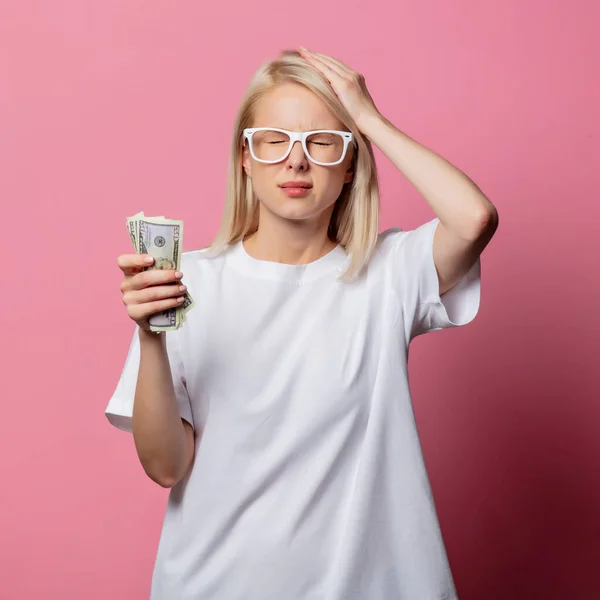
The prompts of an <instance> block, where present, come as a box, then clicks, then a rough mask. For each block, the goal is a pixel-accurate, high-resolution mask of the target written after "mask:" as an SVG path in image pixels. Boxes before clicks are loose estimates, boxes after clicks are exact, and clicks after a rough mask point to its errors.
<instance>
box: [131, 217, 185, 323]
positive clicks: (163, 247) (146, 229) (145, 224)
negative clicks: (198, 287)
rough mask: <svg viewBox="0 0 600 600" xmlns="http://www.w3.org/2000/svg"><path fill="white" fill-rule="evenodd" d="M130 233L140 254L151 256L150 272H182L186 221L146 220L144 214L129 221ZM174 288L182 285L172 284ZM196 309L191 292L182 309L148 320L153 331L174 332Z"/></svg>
mask: <svg viewBox="0 0 600 600" xmlns="http://www.w3.org/2000/svg"><path fill="white" fill-rule="evenodd" d="M127 231H128V233H129V236H130V238H131V242H132V244H133V247H134V248H135V251H136V253H137V254H150V255H152V256H153V257H154V263H153V264H152V265H150V267H147V269H163V270H174V271H177V270H179V269H180V265H181V252H182V242H183V221H176V220H172V219H165V218H164V217H163V216H160V217H146V216H145V215H144V213H143V212H141V213H138V214H136V215H134V216H133V217H129V218H128V219H127ZM173 285H179V283H177V284H173ZM193 307H194V301H193V299H192V297H191V296H190V295H189V293H187V292H186V293H185V295H184V301H183V303H182V304H181V306H177V307H173V308H169V309H167V310H165V311H162V312H159V313H156V314H154V315H152V316H151V317H150V318H149V320H148V321H149V324H150V330H151V331H156V332H161V331H172V330H175V329H179V328H180V327H181V326H182V325H183V323H185V320H186V313H187V312H188V311H189V310H191V309H192V308H193Z"/></svg>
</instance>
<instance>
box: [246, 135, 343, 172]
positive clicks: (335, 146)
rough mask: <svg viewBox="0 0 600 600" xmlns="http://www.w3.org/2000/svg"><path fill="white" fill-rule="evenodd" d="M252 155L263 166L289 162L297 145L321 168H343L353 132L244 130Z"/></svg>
mask: <svg viewBox="0 0 600 600" xmlns="http://www.w3.org/2000/svg"><path fill="white" fill-rule="evenodd" d="M244 140H248V145H249V147H250V154H251V155H252V158H254V160H257V161H258V162H261V163H277V162H281V161H282V160H285V159H286V158H287V157H288V156H289V155H290V152H291V151H292V147H293V146H294V143H295V142H301V143H302V148H303V149H304V153H305V154H306V156H307V157H308V159H309V160H310V161H312V162H314V163H315V164H317V165H322V166H326V167H331V166H333V165H339V164H340V163H341V162H342V161H343V160H344V157H345V156H346V152H347V150H348V145H349V144H350V142H352V141H354V137H353V135H352V133H350V132H349V131H336V130H334V129H318V130H315V131H304V132H297V131H287V130H286V129H276V128H274V127H253V128H248V129H244Z"/></svg>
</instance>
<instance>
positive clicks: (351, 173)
mask: <svg viewBox="0 0 600 600" xmlns="http://www.w3.org/2000/svg"><path fill="white" fill-rule="evenodd" d="M355 166H356V152H355V151H354V148H352V156H351V158H350V161H349V163H348V168H347V169H346V173H345V174H344V183H350V182H351V181H352V180H353V179H354V169H355Z"/></svg>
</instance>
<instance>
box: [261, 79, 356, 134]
mask: <svg viewBox="0 0 600 600" xmlns="http://www.w3.org/2000/svg"><path fill="white" fill-rule="evenodd" d="M252 126H253V127H277V128H280V129H289V130H290V131H310V130H311V129H346V128H345V127H344V126H343V124H342V123H341V122H340V121H339V120H338V119H337V118H336V117H335V115H334V114H333V113H332V112H331V111H330V110H329V109H328V108H327V106H326V105H325V103H324V102H323V101H322V100H321V99H320V98H319V97H318V96H317V95H316V94H315V93H313V92H311V91H310V90H309V89H307V88H305V87H304V86H302V85H300V84H296V83H286V84H283V85H280V86H277V87H275V88H274V89H272V90H270V91H269V92H267V93H266V94H265V95H264V96H263V97H262V98H260V100H258V101H257V103H256V105H255V107H254V122H253V124H252Z"/></svg>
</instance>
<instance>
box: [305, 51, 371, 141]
mask: <svg viewBox="0 0 600 600" xmlns="http://www.w3.org/2000/svg"><path fill="white" fill-rule="evenodd" d="M299 52H300V55H301V56H302V57H303V58H304V59H305V60H306V61H307V62H308V63H309V64H310V65H312V66H313V67H314V68H315V69H317V71H319V72H320V73H322V74H323V75H324V76H325V78H326V79H327V80H328V81H329V83H330V84H331V87H332V88H333V90H334V92H335V93H336V94H337V96H338V98H339V99H340V102H341V103H342V104H343V106H344V108H345V109H346V110H347V111H348V112H349V113H350V116H351V117H352V118H353V119H354V122H355V123H356V125H357V127H358V128H359V129H360V131H361V132H362V133H364V129H363V127H364V124H365V123H366V122H367V121H368V120H369V119H370V118H372V117H379V116H380V114H379V111H378V110H377V107H376V106H375V103H374V102H373V98H371V94H369V90H368V89H367V86H366V84H365V78H364V77H363V76H362V75H360V74H359V73H356V72H355V71H353V70H352V69H351V68H350V67H348V66H346V65H345V64H344V63H342V62H340V61H339V60H336V59H335V58H333V57H331V56H327V55H326V54H320V53H318V52H310V51H308V50H307V49H306V48H300V49H299Z"/></svg>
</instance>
